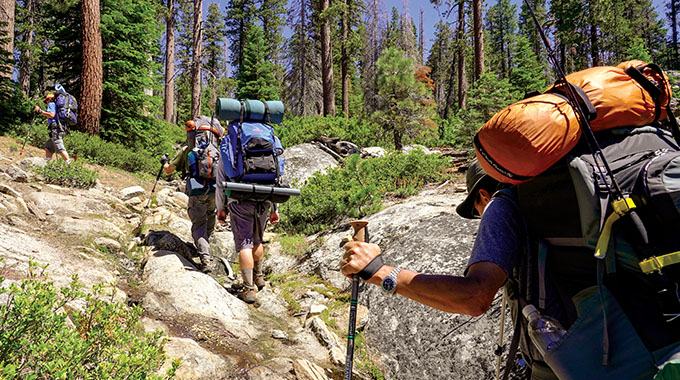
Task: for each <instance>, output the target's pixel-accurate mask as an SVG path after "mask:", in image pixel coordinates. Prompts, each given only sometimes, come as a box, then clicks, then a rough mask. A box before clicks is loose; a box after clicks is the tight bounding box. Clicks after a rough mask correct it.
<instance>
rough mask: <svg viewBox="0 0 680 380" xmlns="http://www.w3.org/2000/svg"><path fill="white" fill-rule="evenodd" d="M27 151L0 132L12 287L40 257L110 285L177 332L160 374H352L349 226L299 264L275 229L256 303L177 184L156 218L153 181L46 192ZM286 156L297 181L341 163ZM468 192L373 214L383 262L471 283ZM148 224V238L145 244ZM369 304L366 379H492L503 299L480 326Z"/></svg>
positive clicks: (4, 244) (103, 179)
mask: <svg viewBox="0 0 680 380" xmlns="http://www.w3.org/2000/svg"><path fill="white" fill-rule="evenodd" d="M17 144H19V143H17V142H16V141H14V140H12V139H9V138H7V137H0V258H2V263H1V264H0V268H1V270H2V274H3V276H4V277H5V278H6V279H7V280H6V281H18V280H20V279H22V278H23V276H25V274H26V271H27V268H28V262H29V260H34V261H36V262H38V263H40V264H48V265H49V266H48V269H47V272H48V273H49V278H50V280H51V281H54V282H55V284H57V285H59V286H64V285H67V284H68V283H69V282H70V281H71V276H72V275H74V274H77V275H78V277H79V280H80V281H81V282H83V283H84V284H85V286H86V287H92V286H93V285H95V284H98V283H106V284H109V285H110V286H112V287H113V288H114V289H115V291H116V294H117V295H116V298H117V299H119V300H121V301H124V302H127V303H128V304H130V305H139V306H141V307H142V308H143V310H144V317H143V320H142V323H143V326H144V328H145V329H146V330H148V331H153V330H158V329H160V330H162V331H164V332H165V334H166V336H167V337H168V340H167V343H166V344H165V347H164V349H165V352H166V355H167V357H168V361H167V362H166V364H165V365H164V368H163V369H162V370H164V369H165V368H167V367H169V366H170V361H171V360H172V359H174V358H179V359H181V360H182V366H181V367H180V369H179V370H178V372H177V378H178V379H206V380H207V379H243V380H258V379H262V380H264V379H266V380H278V379H282V380H284V379H285V380H308V379H317V380H323V379H342V378H344V374H343V371H344V361H345V356H346V352H345V350H346V335H345V334H346V330H347V324H348V322H347V321H348V318H349V317H348V313H349V302H348V297H349V295H348V288H349V286H350V282H349V281H348V280H347V279H346V278H345V277H344V276H342V274H341V273H340V272H339V265H338V263H339V261H340V258H341V256H342V249H341V248H340V241H341V240H342V238H343V237H345V236H348V235H349V234H350V229H349V226H348V227H347V229H339V230H335V231H327V232H325V233H321V234H318V235H316V236H310V237H307V241H308V242H309V243H310V247H312V248H310V249H309V250H307V251H306V252H305V253H304V254H303V255H301V256H294V255H291V254H288V253H285V252H284V250H283V249H282V246H281V244H280V243H279V238H278V237H277V236H276V234H274V233H272V232H267V233H266V236H265V240H266V241H267V242H266V251H265V257H266V259H265V273H266V275H267V282H268V284H267V286H266V287H265V288H264V289H263V290H262V291H260V292H259V293H258V295H257V302H256V304H255V305H247V304H245V303H243V302H242V301H240V300H238V299H237V298H236V297H235V295H234V294H232V292H231V288H232V285H233V284H235V283H238V280H237V277H239V276H238V273H236V274H234V270H236V271H237V270H238V265H236V260H237V259H236V254H235V251H234V244H233V240H232V235H231V232H230V231H229V228H228V226H227V227H224V226H218V229H217V230H216V231H215V232H214V234H213V236H212V237H211V249H212V253H213V254H215V255H217V256H219V257H220V258H221V263H222V264H223V265H222V266H221V270H219V271H217V272H216V273H214V274H212V275H206V274H203V273H202V272H200V271H198V270H197V269H196V265H197V263H198V258H196V257H193V254H194V253H195V248H194V247H193V244H192V240H191V236H190V222H189V220H188V217H187V215H186V204H187V200H188V198H187V196H186V195H184V194H183V193H182V192H181V191H180V189H181V184H180V183H179V182H178V181H173V182H165V181H161V182H160V183H159V185H158V187H157V188H156V192H155V193H154V194H153V197H152V199H151V202H150V203H151V207H150V208H149V209H145V205H146V204H147V203H148V201H149V195H150V190H151V187H152V186H153V178H151V177H148V178H140V177H139V176H136V175H132V174H129V173H125V172H120V171H116V170H112V169H108V168H100V167H94V166H91V168H94V169H96V170H97V171H98V172H99V178H100V180H99V182H98V184H97V186H95V187H93V188H91V189H89V190H80V189H73V188H66V187H60V186H55V185H50V184H45V183H44V182H42V181H41V179H40V178H39V177H38V176H36V175H35V174H34V173H33V171H32V170H31V168H30V167H31V165H43V164H44V162H45V161H44V159H42V158H41V157H42V150H41V149H37V148H34V147H29V148H28V149H27V150H26V152H25V153H24V155H22V156H19V154H18V151H17V149H16V145H17ZM286 154H288V155H289V156H288V157H286V160H287V163H290V164H291V165H290V167H287V173H289V174H287V175H289V176H291V178H294V179H297V180H299V181H304V179H305V178H307V177H309V176H311V175H312V174H313V173H314V172H315V171H317V170H323V169H325V168H326V167H328V166H333V165H337V162H336V161H335V158H333V157H332V156H330V155H329V154H328V153H327V152H325V151H324V150H322V149H318V147H316V148H315V147H314V145H312V144H303V145H301V146H297V147H291V148H290V149H287V151H286ZM289 169H290V170H289ZM291 178H289V180H290V179H291ZM460 190H461V184H448V185H444V186H440V187H437V188H433V189H431V190H427V191H424V192H422V193H421V194H419V195H417V196H414V197H411V198H408V199H406V200H402V201H400V203H395V204H393V205H391V206H389V207H386V208H384V209H383V211H381V212H379V213H377V214H374V215H372V216H370V217H368V218H367V220H368V222H369V226H370V231H371V239H372V241H373V242H375V243H378V244H380V245H381V246H382V247H383V253H384V256H385V260H386V261H387V262H389V263H390V264H393V265H399V266H402V267H405V268H409V269H413V270H416V271H421V272H431V273H451V274H462V272H463V269H464V267H465V264H466V262H467V257H468V255H469V252H470V249H471V247H472V242H473V241H474V232H475V231H476V228H477V222H476V221H469V220H464V219H462V218H460V217H459V216H458V215H456V213H455V210H454V209H455V205H457V204H458V203H459V202H460V201H462V199H463V197H464V193H462V192H461V191H460ZM282 218H285V215H282ZM140 223H142V224H143V226H144V228H143V230H142V232H143V233H142V234H141V235H140V236H134V234H133V233H132V231H133V230H134V229H135V227H137V226H139V225H140ZM359 303H360V307H359V318H358V320H357V328H358V330H359V331H360V332H361V335H362V337H363V343H362V344H363V351H361V352H362V353H365V357H358V356H357V354H355V363H357V364H355V366H354V368H355V375H354V378H355V379H373V378H376V377H375V376H376V373H377V371H380V372H381V373H382V374H383V376H384V378H385V379H415V378H421V379H431V378H451V379H454V378H455V379H478V378H489V377H491V376H492V374H493V373H494V371H495V367H494V365H495V357H494V356H493V350H494V349H495V341H496V339H497V336H496V335H497V333H498V328H499V326H498V320H499V315H500V312H499V307H498V306H497V304H499V302H497V303H496V304H494V306H493V307H492V310H491V311H490V312H489V313H487V314H486V315H484V316H482V317H479V318H475V319H474V320H473V321H470V318H469V317H464V316H454V315H452V314H447V313H444V312H439V311H437V310H433V309H429V308H426V307H424V306H421V305H419V304H416V303H414V302H412V301H409V300H407V299H404V298H401V297H388V296H385V295H384V294H382V292H381V291H380V290H379V289H377V288H375V287H372V286H362V287H361V294H360V298H359ZM452 330H453V331H452ZM509 330H510V328H507V329H506V331H509ZM362 355H363V354H362ZM366 363H370V364H366ZM376 370H377V371H376Z"/></svg>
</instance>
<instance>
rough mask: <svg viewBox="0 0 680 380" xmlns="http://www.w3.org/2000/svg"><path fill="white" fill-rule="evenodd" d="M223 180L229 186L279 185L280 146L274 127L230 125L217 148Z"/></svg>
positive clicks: (281, 163) (281, 169)
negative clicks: (229, 183) (224, 178)
mask: <svg viewBox="0 0 680 380" xmlns="http://www.w3.org/2000/svg"><path fill="white" fill-rule="evenodd" d="M220 151H221V153H222V159H223V160H224V169H225V174H226V177H227V178H229V180H230V181H233V182H245V183H257V184H267V185H276V186H278V185H279V179H280V177H281V176H282V175H283V167H284V159H283V157H280V156H281V154H283V146H282V145H281V141H280V140H279V138H278V137H276V136H275V135H274V127H272V126H271V125H269V124H265V123H258V122H250V121H244V122H241V121H234V122H232V123H230V124H229V126H228V127H227V135H226V137H225V139H224V140H222V145H221V147H220Z"/></svg>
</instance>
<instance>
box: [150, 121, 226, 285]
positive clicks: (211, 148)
mask: <svg viewBox="0 0 680 380" xmlns="http://www.w3.org/2000/svg"><path fill="white" fill-rule="evenodd" d="M186 132H187V139H186V146H184V147H183V148H182V149H181V150H180V151H179V153H177V155H176V156H175V157H174V158H173V159H172V160H168V159H167V157H165V156H164V157H163V158H161V164H162V165H163V170H164V171H165V173H166V174H172V173H173V172H174V171H175V170H179V171H180V172H181V173H182V176H183V177H186V186H185V193H186V194H187V195H188V196H189V203H188V207H187V213H188V214H189V219H190V220H191V236H192V237H193V239H194V244H195V245H196V250H197V251H198V256H199V259H200V261H201V266H200V268H199V269H200V270H201V271H203V272H204V273H206V274H208V273H212V272H214V270H215V265H216V261H215V259H214V258H213V256H212V255H211V254H210V243H209V240H210V235H211V234H212V232H213V230H214V229H215V209H216V208H215V190H216V182H215V181H216V173H217V167H218V163H219V161H220V155H219V148H218V146H219V142H220V140H221V139H222V136H223V135H224V129H223V128H222V126H221V125H220V122H219V120H217V119H215V118H211V117H209V116H200V117H198V118H196V119H194V120H189V121H187V122H186Z"/></svg>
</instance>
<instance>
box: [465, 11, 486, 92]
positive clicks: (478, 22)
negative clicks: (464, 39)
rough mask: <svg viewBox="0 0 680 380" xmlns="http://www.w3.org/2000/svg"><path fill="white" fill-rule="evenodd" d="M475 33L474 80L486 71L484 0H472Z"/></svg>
mask: <svg viewBox="0 0 680 380" xmlns="http://www.w3.org/2000/svg"><path fill="white" fill-rule="evenodd" d="M461 1H462V0H461ZM472 8H473V9H472V18H473V35H474V40H475V41H474V45H475V72H474V81H475V82H476V81H477V79H479V76H480V75H482V73H483V72H484V33H483V30H482V0H472Z"/></svg>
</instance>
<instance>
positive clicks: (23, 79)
mask: <svg viewBox="0 0 680 380" xmlns="http://www.w3.org/2000/svg"><path fill="white" fill-rule="evenodd" d="M25 6H26V14H27V20H26V22H27V24H28V25H27V27H26V31H25V32H24V37H23V40H24V42H26V45H28V46H33V36H34V34H35V30H34V28H33V26H34V25H35V15H34V10H35V1H34V0H26V3H25ZM32 60H33V52H32V51H31V49H30V48H27V49H26V50H24V51H22V52H21V59H20V61H19V87H20V88H21V92H22V93H23V94H24V95H26V96H30V92H31V66H32V63H33V62H32Z"/></svg>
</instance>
